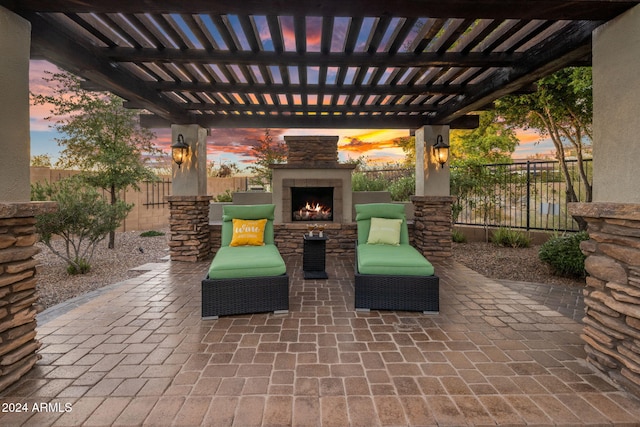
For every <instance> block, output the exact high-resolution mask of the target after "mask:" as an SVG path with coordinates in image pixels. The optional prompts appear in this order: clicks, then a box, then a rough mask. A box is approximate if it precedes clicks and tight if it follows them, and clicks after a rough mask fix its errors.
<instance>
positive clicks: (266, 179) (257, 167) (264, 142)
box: [248, 129, 287, 187]
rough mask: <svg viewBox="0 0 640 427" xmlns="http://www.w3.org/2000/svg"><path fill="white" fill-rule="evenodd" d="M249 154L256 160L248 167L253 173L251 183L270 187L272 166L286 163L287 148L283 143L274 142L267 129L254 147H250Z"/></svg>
mask: <svg viewBox="0 0 640 427" xmlns="http://www.w3.org/2000/svg"><path fill="white" fill-rule="evenodd" d="M251 153H252V154H253V156H254V157H255V158H256V162H255V163H254V164H253V165H252V166H249V168H248V169H249V170H250V171H251V172H253V174H254V177H253V179H252V182H253V183H254V184H259V185H262V186H265V187H266V186H270V185H271V178H272V170H271V168H270V167H269V166H270V165H272V164H276V163H284V162H286V161H287V146H286V144H285V143H284V142H281V141H274V140H273V137H272V136H271V132H270V130H269V129H266V130H265V131H264V136H263V137H262V138H260V139H259V140H258V142H257V144H256V145H254V146H253V147H251Z"/></svg>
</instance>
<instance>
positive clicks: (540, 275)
mask: <svg viewBox="0 0 640 427" xmlns="http://www.w3.org/2000/svg"><path fill="white" fill-rule="evenodd" d="M539 250H540V246H539V245H537V246H531V247H529V248H503V247H500V246H496V245H494V244H493V243H454V244H453V259H454V260H456V261H458V262H460V263H461V264H464V265H466V266H467V267H469V268H471V269H472V270H474V271H477V272H478V273H480V274H482V275H483V276H486V277H490V278H492V279H505V280H515V281H522V282H535V283H547V284H552V285H565V286H584V283H585V282H584V279H574V278H568V277H559V276H556V275H554V274H553V273H552V272H551V269H550V268H549V267H548V266H547V264H545V263H543V262H542V261H540V259H539V258H538V251H539Z"/></svg>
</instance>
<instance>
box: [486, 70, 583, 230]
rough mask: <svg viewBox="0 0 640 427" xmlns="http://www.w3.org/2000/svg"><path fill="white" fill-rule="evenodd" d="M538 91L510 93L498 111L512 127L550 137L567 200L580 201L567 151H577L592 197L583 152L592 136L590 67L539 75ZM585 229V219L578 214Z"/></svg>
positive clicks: (498, 104)
mask: <svg viewBox="0 0 640 427" xmlns="http://www.w3.org/2000/svg"><path fill="white" fill-rule="evenodd" d="M537 86H538V89H537V91H536V92H534V93H531V94H525V95H511V96H507V97H504V98H501V99H499V100H498V101H496V108H497V111H498V113H499V114H500V115H501V116H502V117H503V118H504V119H505V121H506V122H507V123H509V124H510V125H511V126H513V127H522V128H525V129H534V130H535V131H537V132H538V133H539V134H540V136H541V137H550V138H551V141H553V144H554V146H555V148H556V158H557V160H558V161H559V162H560V167H561V169H562V174H563V177H564V180H565V184H566V197H567V202H577V201H579V199H578V196H577V194H576V190H575V187H574V183H573V178H572V176H571V173H570V172H569V168H568V167H567V154H568V152H569V151H571V152H574V153H575V156H576V159H577V163H578V170H579V173H580V177H581V181H582V183H583V185H584V190H585V200H584V201H587V202H590V201H591V200H592V185H591V183H590V182H589V179H588V176H587V172H586V167H585V163H584V161H583V160H584V154H585V152H586V151H587V148H588V146H589V145H590V143H591V141H592V140H593V133H592V117H593V93H592V77H591V68H588V67H578V68H565V69H562V70H560V71H557V72H556V73H554V74H552V75H550V76H547V77H545V78H543V79H540V80H539V81H538V82H537ZM576 222H578V225H579V226H580V229H581V230H583V229H585V227H586V222H585V221H584V220H583V219H582V218H576Z"/></svg>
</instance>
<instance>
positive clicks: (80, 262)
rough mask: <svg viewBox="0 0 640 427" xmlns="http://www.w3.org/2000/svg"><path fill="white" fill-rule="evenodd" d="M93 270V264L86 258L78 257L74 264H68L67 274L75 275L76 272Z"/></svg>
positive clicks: (83, 272)
mask: <svg viewBox="0 0 640 427" xmlns="http://www.w3.org/2000/svg"><path fill="white" fill-rule="evenodd" d="M90 270H91V265H90V264H89V262H88V261H87V260H86V259H83V258H76V259H74V260H73V263H72V264H69V265H67V274H69V275H70V276H75V275H76V274H86V273H88V272H89V271H90Z"/></svg>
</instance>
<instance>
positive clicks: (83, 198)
mask: <svg viewBox="0 0 640 427" xmlns="http://www.w3.org/2000/svg"><path fill="white" fill-rule="evenodd" d="M31 194H32V199H33V200H38V201H44V200H50V201H55V202H58V209H57V210H56V211H55V212H50V213H45V214H41V215H38V216H36V231H37V232H38V234H39V235H40V240H41V241H42V243H44V245H45V246H47V247H48V248H49V249H50V250H51V252H53V253H54V254H55V255H57V256H59V257H60V258H62V259H63V260H65V262H66V263H67V266H68V268H67V271H68V272H69V274H84V273H86V272H88V271H89V270H90V269H91V258H92V256H93V252H94V249H95V247H96V245H97V244H98V243H99V242H101V241H102V240H104V239H105V237H107V235H108V234H109V233H110V232H111V231H114V230H115V229H116V228H118V226H119V225H120V223H121V222H122V221H123V220H124V219H125V218H126V217H127V214H128V213H129V211H130V210H131V209H132V208H133V205H129V204H126V203H124V202H123V201H120V200H119V201H117V202H116V203H115V204H111V203H109V202H108V201H106V200H105V199H104V197H103V196H102V195H101V194H100V193H99V192H98V191H97V190H96V189H95V188H92V187H87V186H86V185H85V184H84V183H83V182H82V180H80V179H78V178H66V179H64V180H61V181H59V182H57V183H53V184H51V183H48V182H47V183H45V184H36V185H34V186H33V187H32V191H31ZM55 237H59V238H61V239H62V240H64V249H63V250H57V249H56V248H55V247H54V245H53V241H54V238H55Z"/></svg>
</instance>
